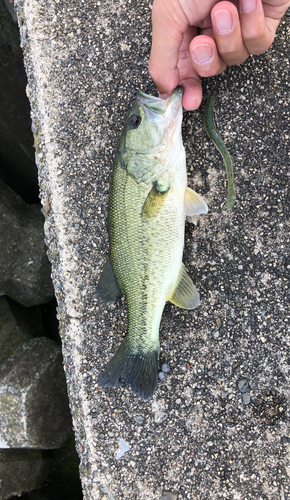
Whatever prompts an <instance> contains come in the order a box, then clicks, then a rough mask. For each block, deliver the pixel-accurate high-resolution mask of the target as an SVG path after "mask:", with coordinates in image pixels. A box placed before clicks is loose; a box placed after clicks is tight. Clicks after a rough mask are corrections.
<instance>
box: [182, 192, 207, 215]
mask: <svg viewBox="0 0 290 500" xmlns="http://www.w3.org/2000/svg"><path fill="white" fill-rule="evenodd" d="M184 203H185V213H186V215H188V216H192V215H200V214H206V213H207V211H208V206H207V204H206V202H205V201H204V199H203V198H202V197H201V196H200V195H199V194H197V193H196V192H195V191H193V190H192V189H190V188H189V187H187V188H186V190H185V197H184Z"/></svg>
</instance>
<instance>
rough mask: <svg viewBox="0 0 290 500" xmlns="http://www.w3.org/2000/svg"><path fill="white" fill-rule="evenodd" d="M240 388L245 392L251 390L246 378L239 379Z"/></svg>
mask: <svg viewBox="0 0 290 500" xmlns="http://www.w3.org/2000/svg"><path fill="white" fill-rule="evenodd" d="M238 389H239V391H240V392H241V393H242V394H244V393H246V392H249V390H250V385H249V382H248V380H247V379H246V378H241V379H240V380H239V381H238Z"/></svg>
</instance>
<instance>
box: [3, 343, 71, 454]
mask: <svg viewBox="0 0 290 500" xmlns="http://www.w3.org/2000/svg"><path fill="white" fill-rule="evenodd" d="M0 416H1V418H0V448H20V447H23V448H38V449H52V448H59V447H60V446H61V445H62V444H63V443H64V441H65V440H66V439H67V438H68V436H69V434H70V432H71V416H70V412H69V407H68V399H67V393H66V385H65V378H64V372H63V368H62V363H61V352H60V349H59V347H58V346H57V345H56V344H55V343H54V342H53V341H51V340H49V339H46V338H37V339H33V340H31V341H30V342H28V343H26V344H24V345H23V347H22V349H21V351H19V352H17V354H15V355H14V356H12V357H11V358H9V360H8V361H7V362H6V363H5V364H4V365H3V366H2V368H1V369H0Z"/></svg>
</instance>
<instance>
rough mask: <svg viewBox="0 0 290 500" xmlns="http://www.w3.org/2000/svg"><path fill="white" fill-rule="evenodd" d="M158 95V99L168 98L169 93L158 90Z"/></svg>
mask: <svg viewBox="0 0 290 500" xmlns="http://www.w3.org/2000/svg"><path fill="white" fill-rule="evenodd" d="M158 97H160V99H168V97H169V94H160V92H159V96H158Z"/></svg>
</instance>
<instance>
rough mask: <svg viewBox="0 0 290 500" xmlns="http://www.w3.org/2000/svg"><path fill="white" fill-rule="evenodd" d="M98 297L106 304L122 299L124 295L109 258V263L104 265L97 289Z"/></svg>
mask: <svg viewBox="0 0 290 500" xmlns="http://www.w3.org/2000/svg"><path fill="white" fill-rule="evenodd" d="M96 295H97V297H99V298H100V299H101V300H104V301H105V302H114V301H115V300H116V299H118V298H119V297H122V295H123V292H122V290H120V288H119V286H118V284H117V282H116V278H115V276H114V273H113V271H112V267H111V264H110V259H109V257H108V258H107V262H106V264H105V265H104V269H103V271H102V274H101V277H100V281H99V283H98V286H97V289H96Z"/></svg>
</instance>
